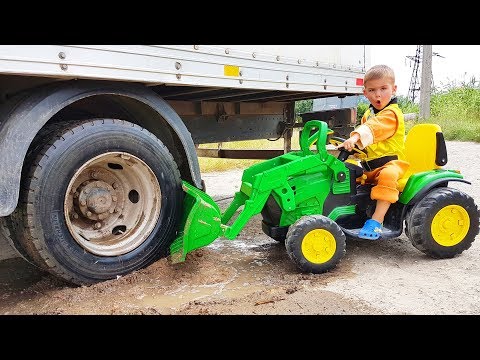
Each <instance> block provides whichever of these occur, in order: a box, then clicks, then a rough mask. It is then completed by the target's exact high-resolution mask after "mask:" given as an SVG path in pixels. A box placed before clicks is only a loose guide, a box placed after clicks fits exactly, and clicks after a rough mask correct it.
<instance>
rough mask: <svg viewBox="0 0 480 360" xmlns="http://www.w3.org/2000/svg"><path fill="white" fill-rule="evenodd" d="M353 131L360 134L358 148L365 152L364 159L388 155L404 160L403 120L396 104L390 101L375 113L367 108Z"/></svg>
mask: <svg viewBox="0 0 480 360" xmlns="http://www.w3.org/2000/svg"><path fill="white" fill-rule="evenodd" d="M354 133H358V134H359V135H360V143H361V146H360V148H361V149H365V150H366V152H367V155H368V156H367V158H366V159H365V160H367V161H368V160H373V159H377V158H380V157H383V156H389V155H397V156H398V159H399V160H405V153H404V149H405V121H404V117H403V112H402V110H400V108H399V107H398V104H396V103H390V104H389V105H387V106H386V107H384V108H383V109H382V110H380V111H379V112H378V113H376V114H374V113H372V111H371V110H370V108H369V109H367V111H365V114H363V117H362V120H361V125H360V126H358V127H357V128H356V129H355V130H354V131H352V133H351V135H353V134H354Z"/></svg>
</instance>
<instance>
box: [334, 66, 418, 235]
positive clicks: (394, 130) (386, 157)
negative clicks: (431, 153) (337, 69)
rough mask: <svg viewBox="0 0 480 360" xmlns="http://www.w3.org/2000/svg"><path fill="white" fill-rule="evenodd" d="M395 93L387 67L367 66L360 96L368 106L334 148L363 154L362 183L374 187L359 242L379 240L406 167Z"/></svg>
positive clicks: (394, 86)
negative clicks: (357, 123)
mask: <svg viewBox="0 0 480 360" xmlns="http://www.w3.org/2000/svg"><path fill="white" fill-rule="evenodd" d="M396 91H397V85H396V84H395V74H394V72H393V70H392V69H391V68H390V67H388V66H386V65H375V66H373V67H371V68H370V69H369V70H368V71H367V72H366V74H365V77H364V80H363V94H364V95H365V97H366V98H367V99H368V101H370V104H371V107H370V108H369V109H368V110H367V111H365V114H364V115H363V117H362V120H361V125H360V126H358V127H357V128H355V130H354V131H352V133H351V134H350V138H348V139H347V140H345V142H343V144H341V145H339V146H338V147H342V146H343V147H344V148H345V149H346V150H352V149H353V148H354V147H355V145H357V146H358V147H359V148H360V149H363V150H365V151H366V152H367V158H366V159H364V161H362V167H363V168H364V174H365V175H366V176H367V178H366V180H365V182H366V183H371V184H373V185H374V186H373V187H372V191H371V194H370V197H371V199H372V200H377V203H376V207H375V212H374V213H373V215H372V218H371V219H368V220H367V221H366V222H365V224H364V225H363V228H362V229H361V230H360V232H359V235H358V236H359V237H360V238H362V239H370V240H376V239H378V238H379V237H380V235H381V232H382V224H383V220H384V217H385V214H386V213H387V211H388V208H389V207H390V204H392V203H394V202H396V201H398V195H399V192H398V190H397V181H398V179H400V178H401V177H402V176H403V175H404V174H405V172H406V171H407V169H408V167H409V164H408V162H406V161H405V155H404V148H405V123H404V118H403V113H402V110H400V108H399V107H398V104H397V98H396V97H395V92H396Z"/></svg>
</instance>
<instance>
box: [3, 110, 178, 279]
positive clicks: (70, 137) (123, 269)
mask: <svg viewBox="0 0 480 360" xmlns="http://www.w3.org/2000/svg"><path fill="white" fill-rule="evenodd" d="M54 133H55V134H54V135H51V136H50V141H48V142H47V143H46V145H45V146H44V147H43V148H42V150H41V151H40V152H39V154H38V156H37V157H36V158H35V160H34V161H33V163H32V165H31V168H30V171H29V173H28V176H26V177H24V178H23V179H22V189H21V191H22V192H24V194H23V195H24V196H21V199H22V201H21V202H20V203H19V206H18V207H17V209H16V210H15V213H14V215H13V216H12V218H13V219H15V221H16V226H15V227H16V228H17V231H18V229H24V230H23V233H22V235H21V236H20V237H19V239H20V240H19V242H20V244H21V245H22V248H23V249H24V251H25V252H26V254H27V257H28V258H29V259H30V261H33V262H34V263H35V264H36V265H37V266H40V267H41V268H44V269H47V270H48V271H49V272H50V273H52V274H54V275H56V276H58V277H60V278H63V279H64V280H66V281H68V282H71V283H73V284H77V285H81V284H92V283H96V282H99V281H104V280H108V279H113V278H115V277H117V276H120V275H125V274H127V273H130V272H132V271H134V270H138V269H141V268H143V267H145V266H147V265H149V264H151V263H152V262H153V261H155V260H156V259H158V258H160V257H164V256H167V255H168V254H169V246H170V244H171V243H172V241H173V240H174V236H175V232H176V230H177V227H178V224H179V220H180V219H181V209H182V202H183V191H182V188H181V180H180V173H179V170H178V167H177V165H176V163H175V161H174V159H173V157H172V155H171V154H170V152H169V151H168V149H167V148H166V147H165V146H164V145H163V143H162V142H161V141H160V140H159V139H158V138H156V137H155V136H154V135H153V134H151V133H150V132H148V131H147V130H145V129H143V128H141V127H139V126H137V125H134V124H132V123H129V122H126V121H122V120H113V119H94V120H86V121H79V122H75V123H74V124H71V123H70V124H68V123H67V124H63V125H62V126H61V127H60V129H57V130H56V131H55V132H54ZM112 159H114V160H115V159H116V160H115V161H113V160H112ZM92 169H93V170H92ZM89 174H90V175H89ZM90 176H91V178H90ZM114 179H116V180H115V181H113V180H114ZM137 190H138V191H137ZM157 195H158V196H157ZM137 204H138V205H137ZM152 209H153V210H152ZM145 214H146V215H145ZM97 225H98V226H99V227H98V228H97ZM117 239H118V240H117Z"/></svg>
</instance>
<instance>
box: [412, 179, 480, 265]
mask: <svg viewBox="0 0 480 360" xmlns="http://www.w3.org/2000/svg"><path fill="white" fill-rule="evenodd" d="M406 224H407V227H408V230H407V232H406V234H407V236H408V238H409V239H410V241H411V243H412V244H413V246H414V247H415V248H417V249H418V250H420V251H421V252H423V253H424V254H426V255H428V256H430V257H432V258H436V259H445V258H452V257H454V256H455V255H458V254H460V253H462V252H463V251H465V250H467V249H468V248H470V246H471V245H472V243H473V241H474V240H475V237H476V236H477V234H478V231H479V229H478V224H479V213H478V209H477V206H476V205H475V202H474V200H473V198H472V197H471V196H470V195H468V194H465V193H464V192H462V191H460V190H457V189H452V188H448V187H443V188H437V189H434V190H432V191H431V192H430V193H428V194H427V195H425V197H424V198H423V199H421V200H420V201H419V202H418V203H417V204H416V205H415V206H414V207H413V208H412V209H411V211H410V212H409V213H408V216H407V218H406Z"/></svg>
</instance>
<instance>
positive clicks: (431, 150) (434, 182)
mask: <svg viewBox="0 0 480 360" xmlns="http://www.w3.org/2000/svg"><path fill="white" fill-rule="evenodd" d="M331 133H332V131H331V130H330V129H328V126H327V124H326V123H325V122H323V121H318V120H311V121H308V122H307V123H306V124H305V126H304V129H303V131H302V133H301V135H300V150H299V151H292V152H289V153H286V154H283V155H281V156H278V157H275V158H273V159H270V160H266V161H264V162H261V163H258V164H255V165H253V166H251V167H249V168H247V169H246V170H245V171H244V173H243V176H242V184H241V187H240V190H239V191H238V192H236V193H235V196H234V198H233V200H232V202H231V204H230V205H229V206H228V207H227V209H226V210H225V211H224V212H223V213H222V212H221V211H220V208H219V207H218V205H217V204H216V203H215V202H214V201H213V200H212V198H211V197H210V196H209V195H207V194H206V193H204V192H202V191H201V190H199V189H198V188H196V187H194V186H192V185H191V184H189V183H188V182H186V181H184V182H183V183H182V186H183V189H184V191H185V193H186V196H185V199H184V217H183V221H182V224H181V229H180V232H179V234H178V237H177V238H176V239H175V240H174V241H173V243H172V244H171V246H170V254H171V260H172V262H174V263H175V262H181V261H184V260H185V257H186V255H187V253H188V252H190V251H193V250H195V249H198V248H200V247H203V246H206V245H208V244H210V243H211V242H213V241H214V240H215V239H217V238H219V237H225V238H226V239H230V240H233V239H234V238H235V237H236V236H237V235H238V234H239V233H240V231H241V230H242V229H243V227H244V226H245V225H246V224H247V222H248V221H249V219H250V218H251V217H252V216H254V215H256V214H259V213H261V215H262V219H263V220H262V229H263V231H264V232H265V233H266V234H267V235H269V236H270V237H272V238H273V239H275V240H277V241H282V242H285V247H286V250H287V253H288V255H289V257H290V258H291V259H292V261H293V262H294V263H295V264H296V265H297V266H298V268H299V269H300V270H301V271H303V272H307V273H323V272H326V271H329V270H331V269H333V268H334V267H335V266H336V265H337V264H338V262H339V261H340V260H341V259H342V257H343V256H344V255H345V248H346V239H348V238H358V237H357V236H358V232H359V230H360V228H361V227H362V226H363V224H364V222H365V220H366V219H368V218H370V217H371V215H372V214H373V212H374V210H375V202H374V201H372V200H371V199H370V189H371V185H367V184H362V183H361V182H360V183H359V182H358V180H359V179H361V178H362V174H363V168H362V167H361V166H359V163H355V161H352V158H350V155H353V154H354V153H355V152H357V153H359V155H360V156H361V154H362V153H363V152H362V150H360V149H358V148H356V149H354V150H352V151H346V150H345V149H343V148H340V149H339V150H340V151H339V154H338V156H334V155H332V154H330V153H329V152H328V151H327V143H330V144H333V145H339V144H340V143H341V142H343V141H344V139H341V138H336V137H331V136H330V134H331ZM312 147H313V148H314V149H312ZM364 155H365V154H363V156H364ZM406 157H407V161H409V162H410V168H409V171H408V173H407V174H406V175H405V176H404V178H402V179H400V180H399V182H398V189H399V191H400V198H399V200H398V202H397V203H395V204H392V205H391V206H390V208H389V210H388V212H387V214H386V217H385V221H384V224H383V232H382V235H381V237H380V239H379V240H375V241H381V239H388V238H395V237H399V236H400V235H401V234H402V233H403V229H404V224H405V233H406V235H407V236H408V238H409V239H410V241H411V242H412V244H413V246H415V247H416V248H417V249H419V250H420V251H422V252H423V253H425V254H427V255H429V256H431V257H433V258H451V257H453V256H455V255H457V254H460V253H461V252H463V251H464V250H466V249H468V248H469V247H470V246H471V245H472V243H473V241H474V240H475V237H476V235H477V234H478V232H479V212H478V209H477V205H476V204H475V202H474V200H473V198H472V197H470V196H469V195H468V194H466V193H464V192H462V191H459V190H457V189H455V188H451V187H448V183H449V182H451V181H460V182H465V183H468V184H470V182H468V181H466V180H464V178H463V175H461V174H460V172H459V171H455V170H446V169H443V166H444V165H445V164H446V163H447V151H446V146H445V141H444V138H443V134H442V132H441V129H440V127H439V126H438V125H436V124H418V125H415V126H414V127H413V128H412V129H411V130H410V131H409V133H408V135H407V138H406ZM241 207H242V209H241V211H239V212H238V213H237V210H239V209H240V208H241ZM235 215H237V216H235ZM364 241H370V240H364Z"/></svg>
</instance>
